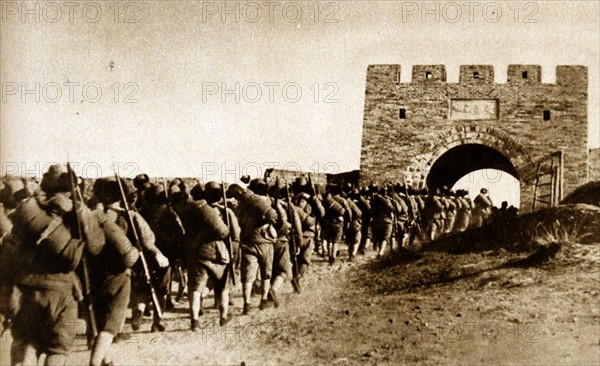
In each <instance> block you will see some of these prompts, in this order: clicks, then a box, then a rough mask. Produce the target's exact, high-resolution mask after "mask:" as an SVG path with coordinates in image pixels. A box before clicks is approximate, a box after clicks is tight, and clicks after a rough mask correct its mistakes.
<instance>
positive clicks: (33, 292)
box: [1, 167, 104, 364]
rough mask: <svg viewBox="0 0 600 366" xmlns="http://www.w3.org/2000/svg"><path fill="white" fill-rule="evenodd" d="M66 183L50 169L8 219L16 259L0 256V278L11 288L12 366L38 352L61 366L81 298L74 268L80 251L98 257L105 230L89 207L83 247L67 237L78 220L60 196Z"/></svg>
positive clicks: (57, 171)
mask: <svg viewBox="0 0 600 366" xmlns="http://www.w3.org/2000/svg"><path fill="white" fill-rule="evenodd" d="M69 179H70V177H69V176H68V175H67V174H65V173H62V174H61V173H60V169H59V168H57V167H52V168H51V169H50V170H49V172H48V173H46V174H45V175H44V180H45V181H44V180H43V181H42V183H46V184H42V187H43V188H46V190H45V191H44V192H42V191H40V192H38V194H37V195H36V197H32V198H29V199H26V200H24V201H23V202H21V203H20V204H19V206H18V207H17V209H16V210H15V212H14V213H13V216H12V217H13V220H14V221H13V223H14V226H13V229H12V231H11V234H10V241H11V242H12V243H11V244H10V245H11V247H12V248H13V249H15V250H14V251H11V252H12V254H13V255H14V256H13V257H12V258H6V257H5V258H2V263H3V266H2V267H3V268H2V271H3V274H2V276H1V277H2V278H3V280H4V281H8V282H10V283H12V284H13V285H14V286H15V287H14V288H13V294H12V296H13V299H15V301H14V305H15V308H14V309H13V311H14V312H13V317H12V320H13V331H12V335H13V343H12V349H11V361H12V363H13V364H14V363H26V364H29V363H37V356H38V355H39V354H41V353H46V362H47V363H55V364H64V362H65V360H66V356H67V355H68V353H69V351H70V349H71V346H72V344H73V340H74V336H75V334H74V333H73V332H74V330H73V324H74V323H75V321H76V320H77V300H78V299H80V295H81V292H80V291H78V289H79V288H80V284H79V281H78V279H77V277H76V274H75V272H74V270H75V268H76V267H77V266H78V264H79V262H80V260H81V256H82V255H83V251H84V250H87V251H88V252H90V253H92V254H97V253H98V252H99V251H100V250H101V249H102V247H103V245H104V235H103V231H102V229H101V228H100V226H99V224H98V221H97V220H96V218H95V217H94V215H93V214H92V213H91V211H90V210H89V209H87V207H80V208H79V209H80V217H81V218H82V221H83V222H82V225H83V232H84V235H85V236H86V237H87V238H88V240H87V245H85V246H84V244H83V242H82V240H81V239H77V238H74V237H73V236H72V235H71V232H72V230H73V229H74V225H75V222H76V221H75V217H74V216H73V215H74V212H73V201H72V200H71V199H70V197H69V195H68V194H66V193H63V192H67V191H68V189H69V188H68V187H69V185H68V181H69ZM44 186H45V187H44ZM86 248H87V249H86ZM5 254H7V253H3V255H5ZM9 263H10V265H8V264H9Z"/></svg>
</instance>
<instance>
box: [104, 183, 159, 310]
mask: <svg viewBox="0 0 600 366" xmlns="http://www.w3.org/2000/svg"><path fill="white" fill-rule="evenodd" d="M115 178H116V179H117V184H118V185H119V192H120V193H121V203H123V208H124V209H125V216H126V217H127V222H128V223H129V226H130V227H131V232H132V233H133V239H134V240H133V241H134V245H135V247H136V248H137V250H138V251H139V252H140V260H141V261H142V267H143V268H144V278H145V280H146V284H147V285H148V287H150V295H151V296H152V303H153V304H154V311H155V312H156V317H157V318H158V319H161V318H162V310H161V308H160V302H159V300H158V295H156V290H154V286H153V285H152V278H151V277H150V268H149V267H148V262H147V261H146V256H145V255H144V248H142V244H141V243H140V237H139V236H138V232H137V229H136V228H135V222H134V221H133V217H131V213H130V212H129V205H128V204H127V197H125V190H124V189H123V184H122V183H121V178H120V177H119V174H118V173H117V172H115Z"/></svg>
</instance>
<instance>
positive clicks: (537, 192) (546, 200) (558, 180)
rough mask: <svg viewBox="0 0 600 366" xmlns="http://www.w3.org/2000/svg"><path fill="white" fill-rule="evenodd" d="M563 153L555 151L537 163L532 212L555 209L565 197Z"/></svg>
mask: <svg viewBox="0 0 600 366" xmlns="http://www.w3.org/2000/svg"><path fill="white" fill-rule="evenodd" d="M562 181H563V153H562V150H560V151H555V152H553V153H551V154H549V155H547V156H545V157H543V158H542V159H540V160H538V162H537V163H536V173H535V185H534V187H533V203H532V208H531V209H532V211H533V210H535V209H536V208H540V206H542V207H544V206H545V207H553V206H556V205H558V204H559V203H560V201H561V200H562V197H563V188H562Z"/></svg>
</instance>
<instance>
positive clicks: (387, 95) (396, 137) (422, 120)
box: [360, 65, 588, 210]
mask: <svg viewBox="0 0 600 366" xmlns="http://www.w3.org/2000/svg"><path fill="white" fill-rule="evenodd" d="M587 74H588V73H587V67H585V66H557V68H556V83H554V84H545V83H542V82H541V67H540V66H538V65H509V66H508V77H507V83H506V84H496V83H495V82H494V69H493V67H492V66H490V65H463V66H461V67H460V77H459V82H458V83H447V82H446V69H445V66H444V65H418V66H413V69H412V82H410V83H403V82H401V80H400V65H370V66H369V67H368V70H367V83H366V92H365V107H364V119H363V134H362V151H361V167H360V183H361V184H369V183H372V182H373V183H380V184H381V183H384V182H391V181H398V180H400V181H401V180H402V177H403V178H404V179H405V180H406V182H407V183H408V184H409V185H411V186H413V187H414V188H423V187H427V188H429V189H435V188H438V187H441V186H444V185H446V186H448V187H452V186H453V185H454V184H455V183H456V182H457V181H458V180H459V179H460V178H462V177H463V176H465V175H466V174H468V173H470V172H472V171H476V170H479V169H498V170H501V171H504V172H506V173H508V174H511V175H512V176H514V177H515V178H517V179H519V181H520V185H521V209H522V210H528V209H530V208H531V204H532V200H533V194H534V189H533V186H534V183H535V177H536V166H537V162H538V161H540V160H541V159H543V158H544V157H546V156H547V155H548V154H550V153H553V152H555V151H562V154H563V155H562V156H563V172H562V186H561V188H562V189H561V192H563V194H565V195H566V194H568V193H569V192H571V191H572V190H573V189H575V188H576V187H577V186H579V185H581V184H583V183H586V182H587V180H588V149H587V89H588V82H587Z"/></svg>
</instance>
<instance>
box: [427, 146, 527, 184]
mask: <svg viewBox="0 0 600 366" xmlns="http://www.w3.org/2000/svg"><path fill="white" fill-rule="evenodd" d="M480 169H497V170H501V171H504V172H506V173H508V174H510V175H512V176H513V177H515V178H517V179H519V174H518V173H517V170H516V169H515V167H514V165H513V164H512V163H511V162H510V160H509V159H508V158H507V157H506V156H504V155H503V154H502V153H501V152H499V151H498V150H496V149H493V148H491V147H489V146H486V145H481V144H464V145H458V146H456V147H453V148H451V149H449V150H448V151H446V152H444V153H443V154H442V155H441V156H440V157H439V158H437V159H436V160H435V162H434V163H433V165H432V166H431V168H430V169H429V174H428V175H427V179H426V185H427V188H428V189H429V190H435V189H437V188H441V187H443V186H446V187H448V188H452V186H454V184H455V183H456V182H457V181H458V180H459V179H460V178H462V177H464V176H465V175H467V174H469V173H471V172H474V171H476V170H480Z"/></svg>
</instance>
